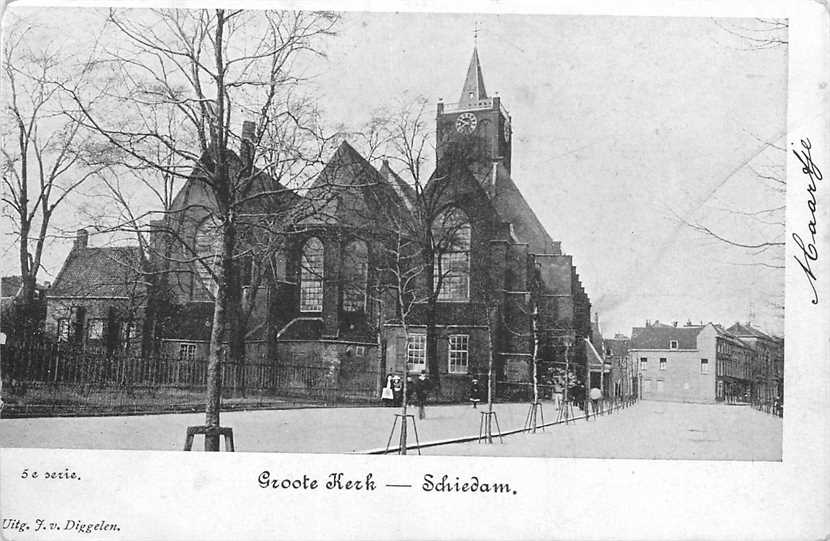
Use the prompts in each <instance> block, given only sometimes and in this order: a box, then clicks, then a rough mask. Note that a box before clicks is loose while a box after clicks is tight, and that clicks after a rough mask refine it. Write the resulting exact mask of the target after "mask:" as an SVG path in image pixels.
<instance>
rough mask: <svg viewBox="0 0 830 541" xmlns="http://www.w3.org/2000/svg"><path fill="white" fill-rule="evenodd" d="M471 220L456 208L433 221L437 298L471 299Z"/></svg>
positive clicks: (447, 299)
mask: <svg viewBox="0 0 830 541" xmlns="http://www.w3.org/2000/svg"><path fill="white" fill-rule="evenodd" d="M470 232H471V230H470V222H469V220H468V219H467V216H466V215H465V214H464V213H463V212H462V211H461V210H459V209H451V210H448V211H446V212H444V213H443V214H441V215H440V216H439V217H438V219H436V221H435V223H434V224H433V238H434V239H435V245H436V253H435V258H434V261H435V263H434V265H435V268H434V278H433V280H434V287H438V288H439V289H438V300H439V301H466V300H469V298H470Z"/></svg>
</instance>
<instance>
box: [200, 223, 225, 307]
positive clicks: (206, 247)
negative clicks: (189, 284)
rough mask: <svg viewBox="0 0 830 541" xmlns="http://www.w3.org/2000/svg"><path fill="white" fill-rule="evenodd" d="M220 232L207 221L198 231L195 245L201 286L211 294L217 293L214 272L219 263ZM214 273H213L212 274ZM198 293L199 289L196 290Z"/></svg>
mask: <svg viewBox="0 0 830 541" xmlns="http://www.w3.org/2000/svg"><path fill="white" fill-rule="evenodd" d="M219 240H220V239H219V230H218V228H217V227H216V225H215V224H214V223H213V222H212V221H211V220H205V221H204V222H202V224H201V225H200V226H199V227H198V228H197V229H196V239H195V243H194V245H195V246H194V247H195V251H196V257H197V259H198V261H197V262H196V276H197V277H198V282H199V285H200V286H201V287H202V288H204V290H206V291H208V292H210V293H211V294H213V293H215V292H216V281H215V280H214V279H213V272H215V270H216V268H217V264H218V263H219V249H220V247H221V244H220V242H219ZM212 271H213V272H212ZM195 289H196V290H197V291H198V290H199V287H198V286H197V287H196V288H195Z"/></svg>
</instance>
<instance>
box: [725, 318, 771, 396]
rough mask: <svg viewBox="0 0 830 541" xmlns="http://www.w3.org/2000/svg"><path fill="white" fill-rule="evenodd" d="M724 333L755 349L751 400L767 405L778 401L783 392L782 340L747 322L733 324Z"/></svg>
mask: <svg viewBox="0 0 830 541" xmlns="http://www.w3.org/2000/svg"><path fill="white" fill-rule="evenodd" d="M726 331H727V332H728V333H730V334H732V335H734V336H736V337H738V338H739V339H740V340H742V341H743V342H746V343H747V344H749V345H751V346H752V347H753V348H754V349H755V352H756V355H757V359H756V362H755V364H754V366H753V371H752V383H753V391H752V398H753V400H754V401H756V402H761V403H767V404H771V403H772V402H773V401H775V400H776V399H778V400H780V399H781V396H782V394H781V393H782V391H783V365H784V341H783V339H780V338H777V337H774V336H770V335H769V334H767V333H765V332H763V331H761V330H760V329H757V328H755V327H753V326H752V324H750V323H749V322H747V323H743V324H742V323H735V324H734V325H732V326H731V327H729V328H728V329H726Z"/></svg>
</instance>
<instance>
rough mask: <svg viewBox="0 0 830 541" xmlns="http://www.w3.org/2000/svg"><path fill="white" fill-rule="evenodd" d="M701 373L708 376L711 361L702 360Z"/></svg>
mask: <svg viewBox="0 0 830 541" xmlns="http://www.w3.org/2000/svg"><path fill="white" fill-rule="evenodd" d="M700 373H701V374H708V373H709V359H701V360H700Z"/></svg>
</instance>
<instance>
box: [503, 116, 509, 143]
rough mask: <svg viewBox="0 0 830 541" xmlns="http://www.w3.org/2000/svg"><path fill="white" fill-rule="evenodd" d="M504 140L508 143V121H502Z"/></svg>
mask: <svg viewBox="0 0 830 541" xmlns="http://www.w3.org/2000/svg"><path fill="white" fill-rule="evenodd" d="M504 140H505V141H507V142H509V141H510V121H509V120H505V121H504Z"/></svg>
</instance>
